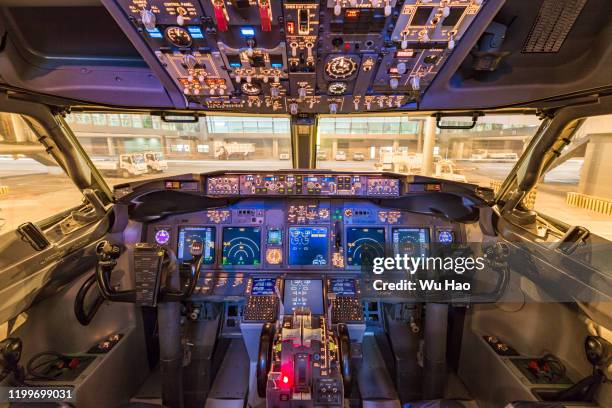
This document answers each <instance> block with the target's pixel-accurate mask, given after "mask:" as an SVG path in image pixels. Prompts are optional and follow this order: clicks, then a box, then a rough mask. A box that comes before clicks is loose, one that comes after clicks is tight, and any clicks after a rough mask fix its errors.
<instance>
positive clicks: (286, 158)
mask: <svg viewBox="0 0 612 408" xmlns="http://www.w3.org/2000/svg"><path fill="white" fill-rule="evenodd" d="M278 158H279V159H280V160H289V159H291V156H290V155H289V153H287V152H283V153H281V154H280V155H279V156H278Z"/></svg>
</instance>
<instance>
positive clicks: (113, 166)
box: [94, 153, 148, 178]
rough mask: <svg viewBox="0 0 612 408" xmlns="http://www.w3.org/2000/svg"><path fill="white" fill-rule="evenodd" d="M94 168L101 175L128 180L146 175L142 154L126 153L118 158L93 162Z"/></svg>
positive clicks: (145, 164) (145, 165)
mask: <svg viewBox="0 0 612 408" xmlns="http://www.w3.org/2000/svg"><path fill="white" fill-rule="evenodd" d="M94 164H95V166H96V167H97V168H98V170H100V172H102V173H103V174H108V175H110V176H115V177H123V178H128V177H132V176H140V175H141V174H145V173H147V171H148V170H147V163H146V161H145V158H144V155H143V154H142V153H126V154H121V155H119V157H118V158H109V159H102V160H94Z"/></svg>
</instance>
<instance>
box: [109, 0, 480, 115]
mask: <svg viewBox="0 0 612 408" xmlns="http://www.w3.org/2000/svg"><path fill="white" fill-rule="evenodd" d="M104 3H112V4H113V7H109V5H107V8H108V9H109V11H111V14H113V16H114V17H115V19H116V20H117V21H118V23H119V24H120V26H121V27H122V29H123V30H124V31H126V34H127V37H128V38H134V36H135V35H136V36H137V37H138V38H140V40H141V42H142V44H141V43H135V46H136V47H137V48H138V49H139V50H140V51H141V52H143V53H145V52H146V53H149V54H151V56H152V58H149V59H148V60H149V61H154V62H156V63H157V64H158V66H157V67H152V68H156V69H154V71H156V72H163V73H165V75H167V76H168V77H169V78H170V80H171V82H172V83H173V84H174V85H175V86H176V88H177V89H178V90H180V91H181V92H183V94H184V95H185V100H186V105H187V107H188V108H193V109H206V110H221V111H239V112H256V113H290V114H292V115H295V114H298V113H331V114H336V113H353V112H367V111H378V110H386V111H388V110H394V109H398V110H400V109H402V108H404V107H406V106H407V105H409V104H411V103H413V102H415V101H418V100H419V99H420V97H421V96H422V94H423V92H424V91H425V90H426V88H427V87H428V85H429V84H430V83H431V82H432V81H433V80H434V79H435V77H436V75H437V74H438V72H439V70H440V68H441V67H442V66H443V64H444V63H445V61H446V60H447V59H448V57H449V56H450V55H451V54H452V53H453V50H454V48H455V46H456V44H457V43H458V42H459V41H460V40H461V38H462V36H463V35H464V33H465V32H466V30H468V29H469V27H470V25H471V24H472V22H473V20H474V19H475V18H476V17H477V15H478V13H479V12H480V10H481V9H482V6H483V3H484V0H284V1H270V0H186V1H165V0H106V1H104ZM115 9H117V10H119V11H118V12H113V10H115ZM150 64H151V62H150Z"/></svg>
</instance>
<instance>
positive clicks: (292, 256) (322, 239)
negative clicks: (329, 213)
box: [289, 227, 329, 266]
mask: <svg viewBox="0 0 612 408" xmlns="http://www.w3.org/2000/svg"><path fill="white" fill-rule="evenodd" d="M328 244H329V239H328V231H327V228H326V227H289V265H296V266H312V265H317V266H321V265H327V263H328V255H327V252H328V251H327V247H328Z"/></svg>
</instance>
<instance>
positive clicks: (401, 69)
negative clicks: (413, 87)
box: [397, 62, 406, 75]
mask: <svg viewBox="0 0 612 408" xmlns="http://www.w3.org/2000/svg"><path fill="white" fill-rule="evenodd" d="M397 73H398V74H400V75H404V74H405V73H406V63H405V62H400V63H399V64H397Z"/></svg>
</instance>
